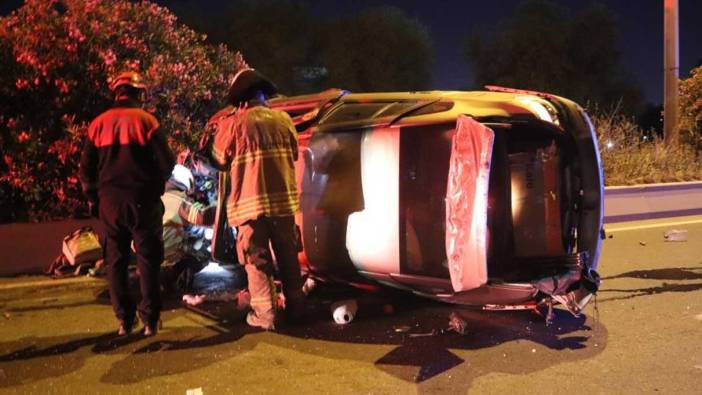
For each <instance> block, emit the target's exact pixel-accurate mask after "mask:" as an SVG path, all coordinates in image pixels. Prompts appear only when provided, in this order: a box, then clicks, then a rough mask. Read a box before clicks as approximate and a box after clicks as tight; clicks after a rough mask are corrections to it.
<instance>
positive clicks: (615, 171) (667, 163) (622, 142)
mask: <svg viewBox="0 0 702 395" xmlns="http://www.w3.org/2000/svg"><path fill="white" fill-rule="evenodd" d="M591 117H592V120H593V123H594V124H595V127H596V128H597V133H598V143H599V146H600V154H601V157H602V166H603V167H604V175H605V185H607V186H610V185H634V184H649V183H659V182H676V181H694V180H702V163H700V162H699V161H700V160H701V159H702V158H700V155H699V153H698V152H696V150H695V149H694V147H693V146H691V145H690V144H687V143H681V144H678V145H676V146H666V144H665V142H664V141H663V138H662V137H659V136H658V135H657V134H655V133H652V132H650V131H642V130H641V129H640V128H639V127H638V126H637V125H636V124H635V123H634V122H633V121H632V120H631V119H630V118H628V117H625V116H623V115H621V114H620V113H618V112H617V111H614V112H612V113H610V114H604V113H597V112H595V113H594V115H593V114H591Z"/></svg>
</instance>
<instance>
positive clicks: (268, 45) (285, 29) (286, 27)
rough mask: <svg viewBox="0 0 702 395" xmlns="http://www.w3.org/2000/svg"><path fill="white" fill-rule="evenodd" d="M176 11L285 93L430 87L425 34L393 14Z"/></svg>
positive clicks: (279, 3)
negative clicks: (330, 15) (326, 17)
mask: <svg viewBox="0 0 702 395" xmlns="http://www.w3.org/2000/svg"><path fill="white" fill-rule="evenodd" d="M215 4H216V3H215ZM174 10H175V12H177V13H178V14H179V15H181V16H182V17H183V19H184V20H185V21H186V23H188V24H190V25H191V26H193V27H194V28H196V29H198V30H200V31H203V32H206V33H207V34H208V37H209V40H210V41H211V42H214V43H225V44H226V45H227V46H228V47H229V48H232V49H236V50H238V51H241V52H242V53H245V54H246V59H247V61H249V62H250V63H251V64H253V65H255V67H256V68H257V69H258V70H260V71H261V72H262V73H264V74H266V75H267V76H268V77H270V78H271V79H272V80H273V81H275V82H276V84H278V85H279V87H280V89H281V92H282V93H283V94H286V95H292V94H300V93H309V92H314V91H319V90H322V89H326V88H330V87H337V88H343V89H349V90H352V91H366V92H368V91H388V90H420V89H426V88H427V87H428V85H429V83H430V81H431V66H432V56H433V50H432V43H431V40H430V38H429V34H428V32H427V29H426V27H425V26H424V25H423V24H421V23H420V22H419V21H417V20H415V19H412V18H410V17H409V16H407V15H406V14H405V13H404V12H403V11H402V10H400V9H398V8H394V7H378V8H370V9H366V10H364V11H362V12H360V13H359V14H356V15H352V16H348V17H344V18H339V19H335V20H322V19H320V18H318V17H315V16H313V14H312V13H311V11H310V9H309V8H307V7H305V6H304V5H301V4H300V2H296V1H291V0H233V1H230V2H228V3H227V5H225V6H222V10H221V12H219V13H215V12H213V11H212V10H211V9H210V10H207V15H205V14H204V12H205V11H202V9H201V8H199V10H198V8H197V7H194V6H193V5H192V4H181V5H180V6H178V7H176V8H174ZM213 14H215V15H213Z"/></svg>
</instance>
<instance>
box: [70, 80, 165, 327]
mask: <svg viewBox="0 0 702 395" xmlns="http://www.w3.org/2000/svg"><path fill="white" fill-rule="evenodd" d="M110 89H111V90H112V91H113V92H114V93H115V104H114V106H113V107H112V108H111V109H109V110H108V111H106V112H104V113H102V114H100V115H99V116H98V117H97V118H95V119H94V120H93V122H92V123H91V124H90V127H89V128H88V136H87V137H88V138H87V141H86V142H85V146H84V148H83V153H82V157H81V162H80V180H81V184H82V186H83V192H84V193H85V194H86V196H87V197H88V200H89V203H90V207H91V210H90V211H91V214H92V215H94V216H98V217H99V218H100V223H101V227H102V229H101V233H102V237H103V247H104V257H105V263H106V264H107V277H108V281H109V285H110V300H111V301H112V307H113V309H114V312H115V315H116V316H117V319H118V320H119V322H120V325H119V330H118V334H119V335H120V336H124V335H127V334H129V333H130V332H131V331H132V329H133V327H134V324H135V316H136V313H137V311H138V313H139V318H140V319H141V321H142V322H143V323H144V335H146V336H151V335H154V334H155V333H156V331H157V327H158V322H159V319H160V312H161V295H160V288H159V270H160V265H161V262H162V261H163V229H162V222H161V221H162V219H161V217H162V215H163V204H162V203H161V195H163V193H164V188H165V182H166V181H167V180H168V178H169V176H170V174H171V171H172V170H173V166H174V165H175V156H174V155H173V152H172V151H171V149H170V148H169V147H168V142H167V140H166V136H165V135H164V133H163V131H162V130H160V128H159V123H158V120H156V118H155V117H154V116H153V115H151V114H149V113H148V112H146V111H144V110H142V109H141V105H142V102H143V97H144V92H145V90H146V85H145V84H144V82H143V80H142V78H141V76H140V75H139V74H138V73H136V72H124V73H121V74H119V75H118V76H117V77H116V78H114V79H113V80H112V83H111V85H110ZM132 241H134V247H135V251H136V258H137V259H136V260H137V272H138V273H139V283H140V288H141V295H142V297H141V301H140V303H139V305H138V307H137V306H136V304H135V302H134V301H133V300H132V298H131V297H130V296H129V292H128V287H127V279H128V276H127V265H128V263H129V256H130V253H131V251H130V244H131V242H132Z"/></svg>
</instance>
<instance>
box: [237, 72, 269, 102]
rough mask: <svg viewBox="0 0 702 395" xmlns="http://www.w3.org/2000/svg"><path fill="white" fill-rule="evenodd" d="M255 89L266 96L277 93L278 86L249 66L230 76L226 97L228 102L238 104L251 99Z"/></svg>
mask: <svg viewBox="0 0 702 395" xmlns="http://www.w3.org/2000/svg"><path fill="white" fill-rule="evenodd" d="M255 91H261V92H263V94H264V95H266V96H272V95H274V94H276V93H278V87H276V86H275V84H274V83H273V82H272V81H271V80H269V79H268V78H267V77H266V76H264V75H263V74H261V73H259V72H258V71H256V70H254V69H250V68H244V69H241V70H239V72H237V73H236V74H235V75H234V78H232V82H231V84H230V85H229V92H228V94H227V99H228V100H229V102H230V103H232V104H235V105H238V104H240V103H242V102H245V101H247V100H249V99H251V97H250V96H251V95H252V94H253V93H254V92H255Z"/></svg>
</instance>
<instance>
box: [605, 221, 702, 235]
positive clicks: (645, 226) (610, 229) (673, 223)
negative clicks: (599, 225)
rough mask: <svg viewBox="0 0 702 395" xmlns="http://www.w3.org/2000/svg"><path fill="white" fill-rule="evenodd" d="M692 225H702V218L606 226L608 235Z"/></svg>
mask: <svg viewBox="0 0 702 395" xmlns="http://www.w3.org/2000/svg"><path fill="white" fill-rule="evenodd" d="M690 224H702V218H700V219H694V220H687V221H670V222H657V223H652V224H642V225H630V226H622V227H617V226H616V225H615V226H607V225H605V232H606V233H611V232H624V231H627V230H641V229H651V228H664V227H673V226H681V225H690Z"/></svg>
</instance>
